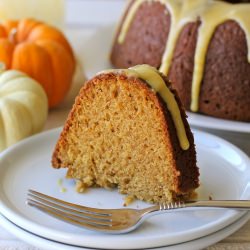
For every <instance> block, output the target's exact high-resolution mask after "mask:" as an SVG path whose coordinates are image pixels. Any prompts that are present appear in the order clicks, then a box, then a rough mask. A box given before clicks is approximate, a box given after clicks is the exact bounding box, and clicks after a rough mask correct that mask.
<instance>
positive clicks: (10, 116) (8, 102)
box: [0, 70, 48, 151]
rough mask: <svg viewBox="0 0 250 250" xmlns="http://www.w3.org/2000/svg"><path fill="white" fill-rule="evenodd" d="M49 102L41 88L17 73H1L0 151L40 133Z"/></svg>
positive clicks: (8, 71) (30, 79) (28, 78)
mask: <svg viewBox="0 0 250 250" xmlns="http://www.w3.org/2000/svg"><path fill="white" fill-rule="evenodd" d="M47 115H48V99H47V96H46V94H45V91H44V90H43V88H42V86H41V85H40V84H39V83H38V82H37V81H35V80H34V79H32V78H30V77H29V76H27V75H25V74H24V73H22V72H20V71H17V70H7V71H2V72H1V73H0V151H2V150H3V149H5V148H7V147H9V146H10V145H12V144H14V143H16V142H17V141H19V140H21V139H23V138H25V137H27V136H30V135H32V134H35V133H37V132H39V131H41V130H42V129H43V126H44V124H45V122H46V119H47Z"/></svg>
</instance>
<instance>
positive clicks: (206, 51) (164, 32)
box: [111, 0, 250, 122]
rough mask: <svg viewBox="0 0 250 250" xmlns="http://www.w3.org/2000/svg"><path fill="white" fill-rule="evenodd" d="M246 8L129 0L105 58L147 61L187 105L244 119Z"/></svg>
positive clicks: (249, 93) (249, 97) (204, 0)
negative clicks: (161, 74) (108, 53)
mask: <svg viewBox="0 0 250 250" xmlns="http://www.w3.org/2000/svg"><path fill="white" fill-rule="evenodd" d="M232 2H236V1H232ZM238 2H239V1H238ZM240 2H241V1H240ZM249 13H250V4H247V3H241V4H231V3H227V2H224V1H213V0H154V1H148V0H134V1H130V3H129V4H128V7H127V10H126V11H125V14H124V16H123V19H122V21H121V24H120V26H119V27H118V31H117V34H116V37H115V41H114V44H113V49H112V53H111V62H112V63H113V65H114V66H115V67H117V68H124V67H125V68H126V67H131V66H133V65H136V64H143V63H146V64H150V65H152V66H154V67H156V68H158V69H159V70H160V71H161V72H162V73H164V74H166V75H168V78H169V79H170V81H172V83H173V86H174V88H175V89H176V90H177V91H178V93H179V96H180V98H181V100H182V102H183V104H184V106H185V108H186V109H187V110H191V111H194V112H200V113H203V114H207V115H210V116H214V117H219V118H224V119H231V120H237V121H246V122H249V121H250V108H249V107H250V63H249V61H250V21H249V20H250V19H249Z"/></svg>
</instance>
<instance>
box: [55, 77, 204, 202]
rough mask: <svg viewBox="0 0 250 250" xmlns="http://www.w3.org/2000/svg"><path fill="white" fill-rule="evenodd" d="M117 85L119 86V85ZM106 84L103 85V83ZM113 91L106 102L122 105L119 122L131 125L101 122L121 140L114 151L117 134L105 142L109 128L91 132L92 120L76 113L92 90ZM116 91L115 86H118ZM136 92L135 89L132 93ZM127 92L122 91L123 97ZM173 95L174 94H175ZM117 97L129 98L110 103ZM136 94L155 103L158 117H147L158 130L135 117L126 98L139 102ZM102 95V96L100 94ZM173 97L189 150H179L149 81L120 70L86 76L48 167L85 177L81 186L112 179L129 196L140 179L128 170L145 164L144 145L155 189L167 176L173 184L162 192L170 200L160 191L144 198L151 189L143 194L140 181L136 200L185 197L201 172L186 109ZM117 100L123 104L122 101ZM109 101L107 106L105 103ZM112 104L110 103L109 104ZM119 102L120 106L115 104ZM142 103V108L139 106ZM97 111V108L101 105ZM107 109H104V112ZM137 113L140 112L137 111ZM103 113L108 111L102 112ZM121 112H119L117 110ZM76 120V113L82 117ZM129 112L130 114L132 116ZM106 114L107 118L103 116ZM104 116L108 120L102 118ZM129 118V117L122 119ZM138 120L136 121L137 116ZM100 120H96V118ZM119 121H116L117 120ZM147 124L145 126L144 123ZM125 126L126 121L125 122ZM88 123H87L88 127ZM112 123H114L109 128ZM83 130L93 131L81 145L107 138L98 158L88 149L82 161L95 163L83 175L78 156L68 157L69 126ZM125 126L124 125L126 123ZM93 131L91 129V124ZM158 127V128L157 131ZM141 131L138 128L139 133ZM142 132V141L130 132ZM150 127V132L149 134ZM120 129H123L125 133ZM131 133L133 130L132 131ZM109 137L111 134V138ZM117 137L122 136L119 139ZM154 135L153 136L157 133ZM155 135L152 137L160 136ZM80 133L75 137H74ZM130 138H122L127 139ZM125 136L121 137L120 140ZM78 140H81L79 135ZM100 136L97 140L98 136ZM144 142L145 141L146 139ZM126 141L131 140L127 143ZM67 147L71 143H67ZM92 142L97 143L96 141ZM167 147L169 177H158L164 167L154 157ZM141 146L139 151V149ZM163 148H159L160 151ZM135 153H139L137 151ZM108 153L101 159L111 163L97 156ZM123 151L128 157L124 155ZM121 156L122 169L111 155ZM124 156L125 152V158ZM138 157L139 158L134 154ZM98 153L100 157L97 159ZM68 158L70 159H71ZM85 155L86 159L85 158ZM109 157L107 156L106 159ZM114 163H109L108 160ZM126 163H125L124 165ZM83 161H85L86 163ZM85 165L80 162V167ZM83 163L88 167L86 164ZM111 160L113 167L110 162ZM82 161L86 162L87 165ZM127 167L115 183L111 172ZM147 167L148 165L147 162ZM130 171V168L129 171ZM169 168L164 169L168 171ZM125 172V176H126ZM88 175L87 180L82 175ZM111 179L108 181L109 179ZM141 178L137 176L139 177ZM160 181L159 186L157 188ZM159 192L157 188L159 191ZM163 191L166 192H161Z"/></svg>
mask: <svg viewBox="0 0 250 250" xmlns="http://www.w3.org/2000/svg"><path fill="white" fill-rule="evenodd" d="M164 81H165V82H166V84H167V85H169V82H168V81H167V79H166V78H165V77H164ZM118 83H119V84H118ZM105 84H108V85H110V86H108V85H106V86H105V87H103V86H104V85H105ZM119 86H120V88H121V91H120V93H117V87H118V89H119ZM113 87H114V89H113V90H112V89H110V90H109V91H108V92H107V93H106V95H105V96H106V98H107V99H106V100H105V103H110V102H111V104H110V108H114V107H115V105H117V104H119V105H121V107H119V108H121V113H123V115H125V116H122V117H123V118H124V117H125V118H124V121H123V123H128V125H129V124H130V125H131V124H132V125H131V126H130V129H129V130H127V131H125V132H124V131H118V130H117V127H116V124H117V122H113V123H112V122H110V120H112V119H116V118H115V117H114V114H116V112H115V113H113V117H109V118H108V120H107V121H105V122H103V123H101V124H102V128H103V127H105V126H106V124H108V125H107V126H111V127H110V129H111V130H112V128H113V130H114V131H113V132H115V136H114V137H117V138H118V139H119V140H120V143H118V144H116V147H121V148H119V149H117V150H118V152H120V153H117V152H116V148H112V144H115V143H116V140H117V138H116V139H115V140H114V142H112V143H109V141H112V140H113V139H112V138H111V136H112V133H111V132H110V130H109V129H107V128H108V127H107V128H104V130H102V129H101V130H99V132H97V130H95V131H94V130H93V131H92V128H93V124H92V125H91V121H88V124H87V125H86V123H84V122H81V119H83V118H82V117H83V116H82V113H81V112H80V111H79V110H81V109H82V106H83V105H85V104H86V105H89V104H90V103H91V102H88V100H87V99H88V98H90V99H91V98H93V99H92V100H94V98H95V97H94V96H93V95H95V94H97V92H98V91H101V90H102V91H105V90H106V88H113ZM171 91H172V92H175V91H174V90H172V89H171ZM118 92H119V90H118ZM135 92H136V93H135ZM109 93H111V94H112V95H113V96H112V97H111V99H109V98H108V97H107V96H108V95H109ZM124 93H125V95H124ZM129 93H132V95H131V96H130V94H129ZM133 93H135V94H134V95H133ZM175 94H176V93H175ZM116 95H118V96H119V95H124V96H125V97H126V98H128V99H126V100H125V99H124V100H122V98H121V99H119V97H117V98H118V100H119V101H118V102H117V103H115V104H112V101H111V100H112V98H113V99H116V97H115V96H116ZM134 97H136V98H138V97H139V98H141V97H143V98H146V99H147V102H149V103H151V105H153V111H152V112H153V115H151V114H148V115H151V116H154V115H155V117H156V121H148V124H151V125H150V126H152V127H153V126H154V124H158V125H157V126H158V127H159V129H158V128H157V126H156V125H155V128H150V127H149V128H147V121H143V122H142V121H141V120H140V118H139V117H138V116H137V113H136V112H137V111H138V110H137V111H135V113H133V112H134V111H133V112H131V107H133V106H131V105H130V102H128V101H129V100H130V101H131V102H134V103H138V100H135V99H134ZM101 98H102V97H101ZM176 100H177V102H178V104H179V105H180V107H181V109H180V111H181V116H182V118H183V121H184V126H185V128H186V132H187V137H188V140H189V143H190V147H189V149H188V150H182V149H181V147H180V144H179V141H178V138H177V135H176V129H175V126H174V123H173V121H172V118H171V115H170V113H169V111H168V109H167V107H166V104H165V102H164V101H163V100H162V99H161V97H160V96H159V95H158V94H157V95H156V94H155V92H154V91H152V90H151V89H150V88H149V86H148V85H147V83H146V82H144V81H143V80H141V79H139V78H136V77H128V76H127V75H126V74H124V73H104V74H99V75H97V76H95V77H94V78H93V79H91V80H89V81H88V82H87V83H86V84H85V85H84V87H82V89H81V90H80V93H79V95H78V97H77V98H76V101H75V104H74V106H73V109H72V110H71V112H70V114H69V116H68V119H67V121H66V123H65V126H64V128H63V131H62V133H61V135H60V138H59V140H58V142H57V145H56V147H55V150H54V153H53V157H52V166H53V167H54V168H61V167H68V168H69V169H68V174H67V175H68V177H70V178H79V179H84V181H82V183H83V188H84V185H85V186H86V187H87V186H92V185H94V184H97V185H99V186H104V187H112V183H114V184H115V185H118V188H119V189H120V192H122V193H127V194H129V195H131V193H132V194H133V190H134V189H135V187H136V185H139V184H140V183H137V182H136V177H134V173H133V174H131V172H133V171H135V170H136V169H137V170H136V171H140V165H144V158H148V159H150V158H149V157H146V156H144V154H143V153H142V152H143V150H144V148H143V147H145V152H147V153H145V154H149V155H151V156H150V157H152V158H151V159H152V160H151V161H152V162H153V161H155V162H156V163H154V164H153V163H152V164H151V162H148V163H147V164H146V168H147V165H150V164H151V166H152V167H151V169H148V170H147V169H146V170H145V171H148V172H150V171H152V178H154V175H155V180H156V179H157V178H158V179H157V180H158V181H159V184H157V183H156V182H155V186H156V191H155V193H157V192H159V193H160V192H163V191H162V189H163V186H164V185H165V183H166V180H167V178H170V181H171V179H172V184H171V185H172V186H171V185H170V186H169V187H171V188H169V189H171V190H168V191H166V194H165V195H166V197H169V198H168V199H167V198H166V197H161V196H162V194H161V195H159V197H158V196H157V195H152V197H150V198H149V197H147V196H146V195H145V193H148V192H150V190H145V192H144V191H143V190H144V189H147V185H149V184H147V181H145V180H143V181H144V184H142V189H143V190H140V191H138V190H137V191H136V194H135V197H137V198H139V199H143V200H147V201H153V202H160V201H167V200H173V199H177V198H178V196H185V195H187V196H188V195H189V193H190V192H192V191H193V190H194V189H195V188H197V187H198V186H199V181H198V176H199V172H198V168H197V166H196V153H195V146H194V140H193V135H192V133H191V131H190V128H189V125H188V123H187V120H186V115H185V112H184V109H183V108H182V106H181V104H180V101H179V98H178V97H177V96H176ZM120 101H121V102H120ZM142 102H144V99H142ZM93 105H97V107H98V108H100V107H101V106H98V105H99V104H98V103H95V102H94V101H93ZM107 105H108V104H107ZM112 105H113V106H112ZM119 105H118V106H119ZM127 106H128V107H130V108H129V110H128V109H127ZM149 106H150V105H148V107H147V108H148V109H149V110H150V107H149ZM139 107H140V106H139ZM89 109H91V107H89ZM100 109H101V108H100ZM99 112H102V111H101V110H99ZM103 112H104V113H105V111H103ZM138 112H139V111H138ZM138 114H141V115H142V116H143V115H144V119H146V118H145V117H147V114H143V112H142V113H138ZM84 115H85V116H87V111H86V114H84ZM92 115H93V116H94V117H95V116H98V114H96V113H95V111H94V113H93V114H92ZM105 115H106V114H105ZM117 115H118V116H119V114H117ZM80 116H81V118H79V119H78V117H80ZM130 116H131V117H130ZM105 117H106V116H105ZM105 119H106V118H105ZM126 119H127V120H126ZM136 119H137V120H136ZM100 120H101V119H99V121H100ZM118 123H119V122H118ZM144 123H145V127H143V125H144ZM125 125H126V124H125ZM88 126H89V127H88ZM112 126H113V127H112ZM136 126H139V127H140V129H135V128H134V127H136ZM79 127H81V128H83V127H85V128H84V130H85V131H89V132H90V133H91V136H89V137H88V136H87V135H86V134H85V135H83V137H82V138H84V139H82V138H80V139H81V140H83V142H82V144H84V141H88V142H89V141H91V140H93V141H95V143H96V142H97V143H98V142H99V141H98V136H99V137H100V138H102V139H103V138H106V139H104V140H106V141H104V144H102V146H103V145H105V146H106V149H103V150H104V151H101V152H102V153H101V156H100V154H99V155H98V156H96V155H95V156H94V155H93V154H92V153H91V154H92V157H91V159H87V160H86V161H88V164H90V165H93V168H92V169H90V168H89V169H88V170H84V171H85V172H84V174H83V175H82V173H81V174H79V172H78V170H76V168H77V167H76V166H78V165H77V161H79V159H78V158H77V154H75V155H73V156H72V157H71V154H73V151H72V129H73V130H74V131H75V130H76V128H79ZM118 128H119V129H121V130H122V129H123V130H124V126H120V125H119V126H118ZM125 128H126V127H125ZM93 129H94V128H93ZM158 130H159V131H158ZM100 131H104V132H103V133H105V135H107V137H105V135H104V137H102V136H103V135H102V133H101V132H100ZM138 131H139V132H138ZM140 131H143V134H145V135H146V137H143V138H144V139H142V137H141V135H138V137H134V136H133V135H134V134H135V135H136V133H140ZM152 131H154V132H152ZM123 132H124V133H123ZM95 133H99V135H97V134H95ZM133 133H134V134H133ZM69 134H71V138H70V136H69ZM124 134H126V136H124ZM110 135H111V136H110ZM120 135H122V136H121V137H120ZM155 135H156V136H155ZM75 136H76V137H77V136H78V135H77V134H75ZM158 136H159V138H155V137H158ZM78 137H79V136H78ZM125 137H126V138H128V139H126V138H125ZM124 138H125V139H124ZM78 139H79V138H78ZM102 139H100V140H102ZM144 140H145V141H144ZM157 140H159V141H161V143H159V145H160V146H159V148H157V147H158V145H157V143H158V142H157ZM151 141H154V143H155V144H153V145H155V146H153V147H152V144H151ZM128 142H129V143H128ZM142 143H145V146H143V147H141V144H142ZM69 145H71V146H69ZM79 145H80V144H78V145H74V146H73V147H74V148H77V147H80V146H79ZM95 145H96V144H95ZM95 145H90V146H89V147H90V148H91V147H93V148H95V149H93V150H99V148H98V149H97V146H95ZM123 145H124V147H125V148H122V146H123ZM128 145H130V146H131V145H132V146H131V147H132V148H133V150H131V149H129V148H126V147H127V146H128ZM147 147H149V148H150V147H151V149H152V150H154V151H155V152H154V153H152V152H151V151H147ZM107 148H111V152H107V151H108V149H107ZM166 148H167V150H168V153H167V157H168V158H169V163H166V164H167V165H168V164H169V165H168V167H166V169H169V166H170V165H171V171H170V172H172V174H171V175H172V176H168V177H167V176H164V175H166V174H165V172H163V173H162V176H159V171H162V170H158V169H157V160H156V159H154V157H155V158H157V157H159V158H161V156H162V157H164V154H165V152H164V151H165V150H166ZM84 149H85V150H87V149H86V148H84ZM140 150H141V151H140ZM161 150H163V151H161ZM137 151H138V152H139V153H138V154H137ZM157 151H160V152H162V153H159V152H157ZM78 154H79V155H80V154H82V152H80V151H79V152H78ZM103 154H104V155H109V157H106V159H105V161H110V162H104V161H103V159H100V157H102V155H103ZM126 154H127V155H126ZM114 155H115V157H118V158H119V161H120V162H121V164H120V165H121V166H124V167H119V166H118V165H119V164H118V163H119V162H118V163H117V161H116V160H115V159H113V158H114V157H113V156H114ZM124 155H125V156H124ZM138 155H139V156H138ZM98 157H99V158H98ZM133 157H135V158H136V157H137V158H136V159H137V162H141V164H140V163H139V164H138V163H137V164H136V163H135V162H133V159H131V158H133ZM69 158H71V159H70V160H69ZM85 158H86V157H85ZM107 158H108V159H107ZM112 161H113V162H112ZM124 161H125V163H123V162H124ZM159 162H160V163H159V164H160V165H162V162H163V159H160V160H159ZM84 164H85V163H84ZM84 164H83V165H84ZM88 164H87V165H88ZM112 164H113V165H114V166H112ZM164 164H165V163H164ZM85 165H86V164H85ZM100 166H101V170H100ZM127 167H128V169H130V170H129V171H128V172H127V178H126V177H125V178H124V177H123V181H122V183H119V182H121V181H120V180H119V182H118V181H117V180H116V178H115V177H114V176H112V175H115V174H116V175H119V174H121V173H120V172H122V174H124V173H125V172H124V171H125V170H123V169H120V168H127ZM149 167H150V166H149ZM131 169H132V170H133V171H132V170H131ZM166 172H167V171H166ZM100 173H103V176H104V175H105V176H107V178H106V177H105V178H106V179H105V180H104V177H103V178H102V177H100ZM125 176H126V175H125ZM85 177H86V178H85ZM109 180H111V181H109ZM140 181H141V179H140ZM148 183H150V180H148ZM161 185H162V186H161ZM157 190H158V191H157ZM163 195H164V194H163Z"/></svg>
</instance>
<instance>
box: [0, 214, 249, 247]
mask: <svg viewBox="0 0 250 250" xmlns="http://www.w3.org/2000/svg"><path fill="white" fill-rule="evenodd" d="M249 219H250V212H248V214H245V215H243V216H242V217H240V218H239V219H238V220H237V221H235V222H233V223H232V224H230V225H229V226H227V227H225V228H222V229H221V230H218V231H216V232H214V233H212V234H209V235H206V236H204V237H201V238H198V239H195V240H193V241H189V242H184V243H179V244H176V245H172V246H162V247H157V248H153V249H152V248H151V249H152V250H154V249H155V250H170V249H171V250H182V249H183V247H185V249H187V250H193V249H200V248H204V247H208V246H210V245H212V244H215V243H217V242H219V241H220V240H222V239H224V238H225V237H228V236H229V235H231V234H233V233H234V232H236V231H237V230H239V229H240V228H241V227H242V226H243V225H244V224H246V223H247V222H248V220H249ZM0 222H3V223H4V224H3V223H1V225H3V227H4V228H5V229H6V230H7V231H9V232H10V233H12V234H14V235H15V236H16V237H18V238H20V239H21V240H24V241H25V242H27V243H29V244H31V245H33V244H32V243H34V241H35V243H36V244H34V245H35V246H37V243H39V247H45V244H48V243H50V245H49V246H50V247H51V243H52V244H53V249H54V250H61V249H65V250H66V249H69V247H70V249H71V250H80V249H83V250H91V248H83V247H79V246H72V245H67V244H64V243H61V242H57V241H52V240H49V239H47V238H43V237H41V236H39V235H36V234H34V233H32V232H29V231H27V230H25V229H23V228H21V227H19V226H17V225H16V224H15V223H13V222H11V221H9V220H8V219H7V218H5V217H4V216H3V215H1V214H0ZM13 231H14V233H13ZM221 233H223V236H221V235H220V234H221ZM33 238H34V239H33ZM215 238H216V239H215ZM37 240H39V242H38V241H37ZM204 240H206V241H208V240H209V242H206V244H204V243H203V244H202V243H201V241H203V242H204ZM40 241H42V242H43V244H41V243H40ZM194 242H195V243H196V244H198V245H199V246H197V247H194V246H193V245H192V244H193V243H194ZM187 245H188V247H187ZM190 245H192V246H190ZM64 246H65V248H64ZM47 247H48V246H47V245H46V248H47ZM62 247H63V248H62ZM50 249H51V248H50ZM97 250H104V249H97ZM139 250H141V249H139ZM148 250H149V248H148Z"/></svg>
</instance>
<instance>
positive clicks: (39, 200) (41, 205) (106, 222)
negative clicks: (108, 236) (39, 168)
mask: <svg viewBox="0 0 250 250" xmlns="http://www.w3.org/2000/svg"><path fill="white" fill-rule="evenodd" d="M27 204H28V205H30V206H33V207H35V208H37V209H39V210H41V211H43V212H45V213H47V214H49V215H51V216H53V217H56V218H58V219H60V220H64V221H66V222H68V223H71V224H74V225H77V226H80V227H86V228H89V229H93V230H96V228H97V227H98V230H99V231H100V230H102V228H103V229H104V230H105V229H106V228H107V227H111V226H112V218H111V214H109V213H107V212H105V213H104V212H103V211H102V210H101V209H96V208H89V207H84V206H80V205H76V204H72V203H69V202H65V201H62V200H59V199H56V198H54V197H51V196H48V195H45V194H42V193H39V192H37V191H34V190H28V198H27Z"/></svg>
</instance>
